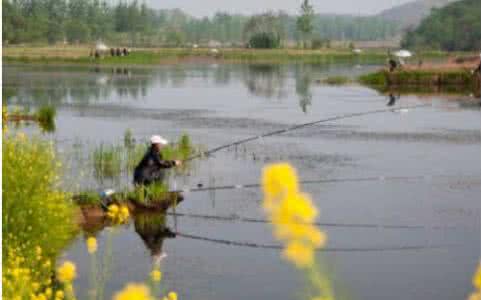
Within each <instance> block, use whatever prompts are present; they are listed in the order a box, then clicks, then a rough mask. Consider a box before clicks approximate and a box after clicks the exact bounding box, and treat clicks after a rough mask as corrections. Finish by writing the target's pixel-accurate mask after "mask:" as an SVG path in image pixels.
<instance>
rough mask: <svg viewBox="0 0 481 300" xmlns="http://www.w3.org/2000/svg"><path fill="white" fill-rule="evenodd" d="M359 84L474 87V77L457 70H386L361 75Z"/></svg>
mask: <svg viewBox="0 0 481 300" xmlns="http://www.w3.org/2000/svg"><path fill="white" fill-rule="evenodd" d="M358 80H359V82H360V83H362V84H365V85H370V86H450V85H452V86H464V87H474V86H475V80H477V79H476V77H475V76H473V75H472V74H471V73H470V72H469V71H466V70H463V69H459V70H451V69H448V70H444V69H439V70H437V69H432V70H399V71H395V72H388V71H386V70H382V71H377V72H374V73H370V74H366V75H362V76H360V77H359V78H358Z"/></svg>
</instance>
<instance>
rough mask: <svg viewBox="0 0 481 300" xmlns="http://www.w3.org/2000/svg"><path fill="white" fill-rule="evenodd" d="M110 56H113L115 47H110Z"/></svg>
mask: <svg viewBox="0 0 481 300" xmlns="http://www.w3.org/2000/svg"><path fill="white" fill-rule="evenodd" d="M110 56H115V49H114V48H110Z"/></svg>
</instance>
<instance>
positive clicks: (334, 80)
mask: <svg viewBox="0 0 481 300" xmlns="http://www.w3.org/2000/svg"><path fill="white" fill-rule="evenodd" d="M322 82H323V83H325V84H328V85H343V84H348V83H350V82H351V81H350V79H349V78H347V77H345V76H330V77H327V78H325V79H324V80H322Z"/></svg>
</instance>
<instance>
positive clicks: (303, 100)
mask: <svg viewBox="0 0 481 300" xmlns="http://www.w3.org/2000/svg"><path fill="white" fill-rule="evenodd" d="M311 82H312V72H311V68H309V67H306V65H296V93H297V95H298V96H299V106H300V107H301V110H302V112H304V113H307V107H308V106H310V105H311V103H312V93H311V90H310V87H311Z"/></svg>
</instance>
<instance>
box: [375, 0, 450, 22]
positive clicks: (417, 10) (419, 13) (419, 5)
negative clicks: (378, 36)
mask: <svg viewBox="0 0 481 300" xmlns="http://www.w3.org/2000/svg"><path fill="white" fill-rule="evenodd" d="M455 1H457V0H415V1H412V2H409V3H406V4H403V5H399V6H395V7H393V8H390V9H387V10H384V11H382V12H381V13H379V15H378V16H379V17H381V18H383V19H384V20H387V21H392V22H395V23H397V24H400V26H401V28H409V27H415V26H417V25H418V24H419V23H420V22H421V20H422V19H423V18H425V17H426V16H428V15H429V13H430V12H431V9H432V8H433V7H443V6H445V5H447V4H449V3H451V2H455Z"/></svg>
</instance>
